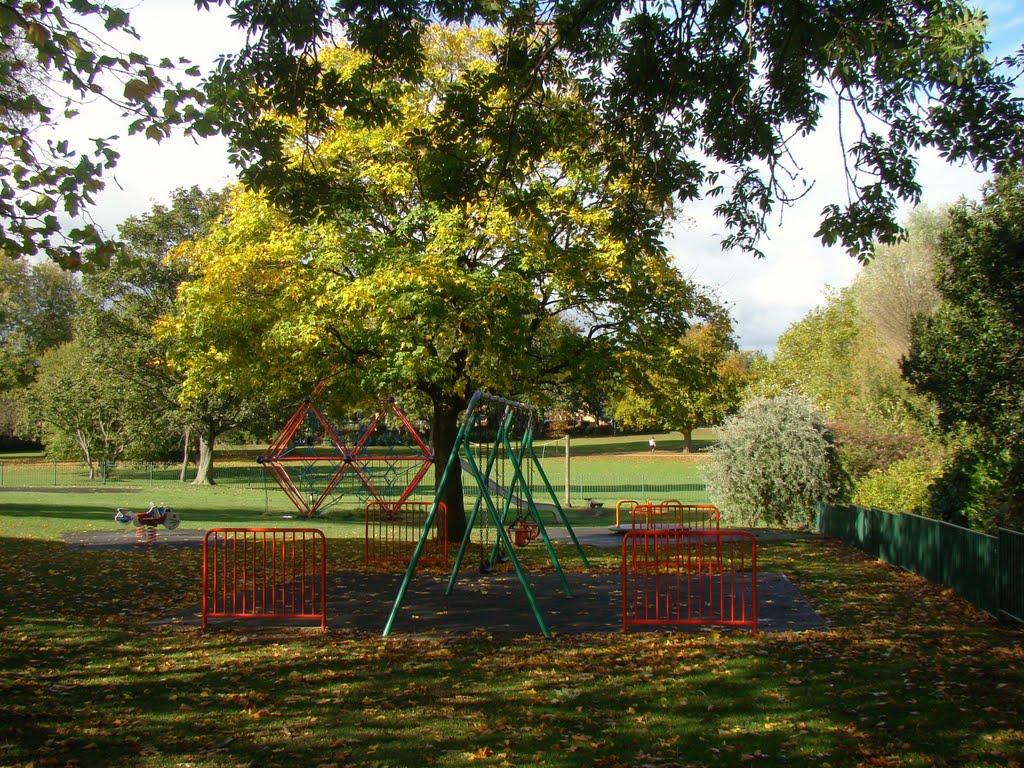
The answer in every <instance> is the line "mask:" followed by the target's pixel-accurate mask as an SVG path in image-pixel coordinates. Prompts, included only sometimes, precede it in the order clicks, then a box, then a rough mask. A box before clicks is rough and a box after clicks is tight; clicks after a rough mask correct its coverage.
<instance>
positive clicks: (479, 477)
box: [444, 433, 498, 595]
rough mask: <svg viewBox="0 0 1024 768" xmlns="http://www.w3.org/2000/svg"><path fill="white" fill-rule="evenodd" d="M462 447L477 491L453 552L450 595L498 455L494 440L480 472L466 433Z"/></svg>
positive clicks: (447, 590) (496, 444)
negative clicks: (460, 536) (463, 530)
mask: <svg viewBox="0 0 1024 768" xmlns="http://www.w3.org/2000/svg"><path fill="white" fill-rule="evenodd" d="M463 447H464V448H465V451H466V469H467V470H468V471H469V473H470V474H471V475H472V476H473V479H474V480H476V484H477V490H478V493H477V497H476V501H475V502H474V503H473V510H472V511H471V512H470V514H469V519H467V520H466V532H465V533H464V534H463V535H462V542H461V543H460V544H459V551H458V552H457V553H456V554H455V564H454V566H453V567H452V573H451V576H449V578H448V586H447V587H445V590H444V593H445V595H450V594H451V593H452V591H453V590H454V589H455V582H456V581H457V580H458V577H459V568H461V566H462V560H463V557H464V556H465V553H466V550H467V549H468V548H469V546H470V536H471V535H472V533H473V526H474V525H476V518H477V515H478V514H479V513H480V506H481V505H482V504H483V502H484V499H483V489H484V488H486V487H487V478H488V477H489V476H490V473H491V468H492V467H493V466H494V462H495V460H496V459H497V456H498V442H497V441H495V443H494V445H493V446H492V447H491V451H490V453H489V454H488V456H487V469H486V470H485V472H484V473H483V474H481V473H480V466H479V465H478V464H477V463H476V460H475V459H474V458H473V446H472V445H471V444H470V441H469V434H468V433H467V434H466V439H465V440H464V446H463ZM458 449H459V444H458V443H456V445H455V448H454V449H453V450H458ZM492 562H493V556H492Z"/></svg>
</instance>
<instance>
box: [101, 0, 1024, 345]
mask: <svg viewBox="0 0 1024 768" xmlns="http://www.w3.org/2000/svg"><path fill="white" fill-rule="evenodd" d="M977 5H978V6H979V7H981V8H982V9H984V10H985V11H986V12H987V13H988V15H989V20H990V30H989V39H990V40H991V41H992V48H991V51H990V52H991V53H992V54H993V55H994V56H1004V55H1009V54H1011V53H1013V52H1014V51H1015V50H1016V49H1018V48H1019V47H1020V45H1021V43H1022V38H1024V3H1022V2H1021V0H982V1H981V2H978V3H977ZM128 9H129V10H130V12H131V18H132V22H133V24H134V26H135V28H136V29H137V30H138V32H139V33H140V35H141V37H142V44H140V45H139V46H138V47H139V49H140V50H144V51H145V52H147V53H148V54H149V55H150V57H151V58H154V57H161V56H168V57H170V58H177V57H179V56H184V57H186V58H188V59H190V60H191V61H192V62H193V63H195V64H198V65H200V66H201V67H203V69H204V70H205V69H207V68H209V67H210V66H212V65H213V63H214V61H215V59H216V57H217V55H218V54H222V53H227V52H231V51H234V50H236V49H237V48H238V46H239V45H240V44H241V43H242V42H243V38H242V35H241V33H240V32H239V31H238V30H235V29H232V28H231V27H230V25H229V23H228V21H227V18H226V14H225V13H224V11H223V10H222V9H219V8H214V9H213V10H212V11H209V12H197V11H196V10H195V7H194V5H193V4H192V0H141V2H139V3H138V4H137V5H134V6H128ZM96 114H97V115H100V114H102V110H100V109H99V108H97V110H96ZM830 117H831V119H829V118H830ZM110 119H111V116H110V115H105V116H103V117H100V118H94V120H96V121H98V122H92V123H90V122H89V120H90V118H89V117H88V116H86V117H84V118H82V120H83V122H82V123H81V129H82V130H83V131H90V130H100V131H106V132H108V133H114V132H117V128H116V127H113V126H111V125H110V124H109V121H110ZM835 125H836V120H835V115H834V111H833V114H832V115H828V114H826V117H825V119H823V120H822V122H821V126H822V127H821V128H820V129H819V130H818V131H816V132H815V133H814V134H813V135H812V136H810V137H808V138H806V139H804V140H801V141H800V142H799V143H798V144H797V145H796V146H795V152H794V155H795V158H796V161H797V162H798V163H799V165H800V167H801V168H803V170H804V173H805V175H806V176H807V178H808V179H809V180H811V181H813V185H812V188H811V191H810V192H809V194H807V195H806V196H805V197H804V198H803V199H801V200H800V201H799V202H798V203H796V204H795V205H794V206H792V207H789V208H787V209H785V210H784V211H783V212H782V215H781V217H780V216H779V215H778V214H776V216H775V218H774V219H773V222H772V225H771V227H770V230H769V236H768V239H766V240H765V241H763V242H762V244H761V249H762V251H763V252H764V254H765V258H764V259H755V258H754V257H752V256H751V255H749V254H746V253H741V252H730V253H726V252H723V251H722V250H721V248H720V246H719V243H720V241H721V236H722V233H723V226H722V224H721V222H720V221H719V220H717V219H716V218H715V217H714V215H713V213H712V209H713V207H714V204H713V203H712V202H709V201H703V202H699V203H696V204H692V205H689V206H687V207H686V208H685V209H684V210H683V212H682V213H683V216H682V217H681V218H680V221H679V222H678V223H677V225H676V226H675V227H674V228H673V231H672V233H671V236H670V238H669V239H668V246H669V252H670V254H671V255H672V256H673V258H674V259H675V262H676V264H677V266H678V267H679V269H680V270H681V271H682V272H683V274H684V275H686V276H687V277H688V278H690V279H691V280H693V281H695V282H697V283H700V284H702V285H704V286H706V287H708V288H709V289H711V290H713V291H714V292H715V293H716V295H717V296H718V297H719V298H720V299H721V300H722V301H723V302H725V303H726V304H727V305H728V306H729V308H730V311H731V314H732V317H733V320H734V323H735V331H736V338H737V341H738V343H739V345H740V347H741V348H742V349H750V350H754V349H756V350H761V351H763V352H766V353H768V354H771V352H772V351H773V349H774V347H775V343H776V340H777V339H778V337H779V334H781V333H782V332H783V331H784V330H785V329H786V328H787V327H788V326H789V325H790V324H791V323H793V322H794V321H796V320H799V319H800V318H801V317H803V316H805V315H806V314H807V313H808V312H809V311H810V310H811V309H813V308H814V307H816V306H820V305H821V304H822V303H823V302H824V300H825V296H826V294H827V292H828V291H829V290H834V289H839V288H843V287H845V286H847V285H849V284H850V282H851V281H852V280H853V279H854V278H855V277H856V275H857V272H858V271H859V269H860V266H859V264H858V262H857V261H856V260H855V259H854V258H852V257H851V256H848V255H847V254H846V253H845V251H843V250H842V249H840V248H825V247H824V246H823V245H821V243H820V242H819V241H818V240H817V239H816V238H815V237H814V233H815V231H816V230H817V227H818V224H819V222H820V214H821V210H822V208H823V207H824V206H825V205H826V204H827V203H830V202H835V203H842V202H843V201H845V199H846V192H845V189H846V188H845V184H844V181H843V179H844V175H843V167H842V150H841V148H840V145H839V141H838V139H837V131H836V130H835V128H834V126H835ZM118 148H119V151H120V152H121V160H120V162H119V165H118V168H117V172H116V174H115V181H114V182H111V183H109V184H108V188H107V189H106V190H104V191H103V192H102V193H101V194H100V195H99V196H98V199H97V202H98V205H97V207H96V209H95V210H94V212H93V217H94V219H95V220H96V221H97V223H99V224H100V225H101V226H103V227H104V229H105V230H107V231H109V232H113V231H114V230H115V229H116V226H117V225H118V224H119V223H120V222H121V221H123V220H124V218H125V217H126V216H129V215H133V214H143V213H145V212H146V211H148V210H149V209H150V208H151V207H152V206H153V204H154V203H166V202H167V201H168V200H169V197H170V193H171V192H172V191H173V190H175V189H178V188H181V187H191V186H192V185H198V186H200V187H202V188H204V189H220V188H221V187H223V186H225V185H226V184H228V183H230V182H231V181H232V180H233V179H234V172H233V169H232V167H231V165H230V163H229V162H228V159H227V143H226V142H225V141H224V140H223V139H220V138H212V139H203V140H201V141H200V142H196V141H193V140H191V139H189V138H186V137H175V138H172V139H169V140H165V141H163V142H161V143H160V144H156V143H154V142H152V141H149V140H146V139H144V138H142V137H138V136H136V137H128V138H124V139H122V140H121V141H120V142H119V143H118ZM918 178H919V181H920V183H921V186H922V190H923V198H922V202H923V203H924V204H926V205H928V206H930V207H939V206H942V205H944V204H948V203H952V202H955V201H956V200H957V199H959V198H960V197H962V196H966V197H968V198H977V197H978V195H979V190H980V188H981V186H982V184H983V183H984V182H985V180H986V177H985V176H983V175H981V174H978V173H976V172H975V171H974V170H972V169H971V168H969V167H956V166H950V165H947V164H946V163H945V162H944V161H943V160H942V159H941V158H939V157H938V156H937V155H936V154H934V153H926V154H923V155H922V156H921V158H920V165H919V176H918Z"/></svg>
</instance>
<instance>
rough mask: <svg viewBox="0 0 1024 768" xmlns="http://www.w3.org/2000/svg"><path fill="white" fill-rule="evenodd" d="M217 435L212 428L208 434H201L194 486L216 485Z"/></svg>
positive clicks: (208, 429) (209, 428) (208, 430)
mask: <svg viewBox="0 0 1024 768" xmlns="http://www.w3.org/2000/svg"><path fill="white" fill-rule="evenodd" d="M214 439H216V433H215V432H214V431H213V428H212V427H208V428H207V434H205V435H204V434H203V433H202V432H200V433H199V458H198V459H197V460H196V479H195V480H193V481H192V485H215V483H214V480H213V441H214Z"/></svg>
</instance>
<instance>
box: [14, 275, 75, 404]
mask: <svg viewBox="0 0 1024 768" xmlns="http://www.w3.org/2000/svg"><path fill="white" fill-rule="evenodd" d="M78 292H79V288H78V284H77V282H76V280H75V279H74V277H73V276H71V275H69V274H67V273H65V272H63V271H62V270H60V269H59V268H57V267H55V266H54V265H51V264H30V263H29V262H27V261H25V260H17V261H15V260H7V259H5V260H3V261H0V392H6V391H10V390H12V389H17V388H20V387H24V386H26V385H27V384H29V383H31V381H32V380H33V379H34V378H35V370H36V365H37V363H38V359H39V357H40V356H41V355H42V353H43V352H44V351H46V350H47V349H50V348H51V347H55V346H58V345H60V344H63V343H64V342H66V341H68V340H70V338H71V325H72V318H73V317H74V314H75V304H76V300H77V297H78Z"/></svg>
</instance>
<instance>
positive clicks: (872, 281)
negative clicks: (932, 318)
mask: <svg viewBox="0 0 1024 768" xmlns="http://www.w3.org/2000/svg"><path fill="white" fill-rule="evenodd" d="M948 222H949V217H948V212H947V211H946V210H944V209H943V210H930V209H928V208H925V207H920V208H915V209H914V210H913V211H911V213H910V215H909V216H908V217H907V219H906V221H905V222H903V226H904V228H905V229H906V231H907V235H908V236H907V239H906V240H903V241H901V242H899V243H895V244H892V245H883V244H878V245H877V246H876V247H875V249H874V251H873V252H872V255H871V260H870V261H869V262H867V263H866V264H865V265H864V268H863V269H862V270H861V272H860V274H858V275H857V278H856V281H855V283H854V289H853V300H854V302H855V303H856V305H857V309H858V311H859V312H860V316H861V318H863V319H864V320H865V321H867V322H868V323H869V324H870V325H871V326H872V327H873V328H874V330H875V339H876V341H877V345H878V348H879V351H880V352H881V353H882V354H883V355H884V356H885V357H886V358H888V359H889V360H890V361H891V362H893V363H899V361H900V360H902V359H903V358H904V357H906V355H907V354H909V352H910V343H911V337H912V330H913V325H914V321H915V320H916V319H917V318H919V317H927V316H928V315H930V314H931V313H932V312H934V311H935V308H936V307H937V306H938V305H939V301H940V298H941V297H940V295H939V291H938V288H937V287H936V285H935V279H936V264H937V263H938V262H937V260H938V259H939V240H940V238H941V236H942V233H943V232H944V231H945V229H946V226H947V224H948Z"/></svg>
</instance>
